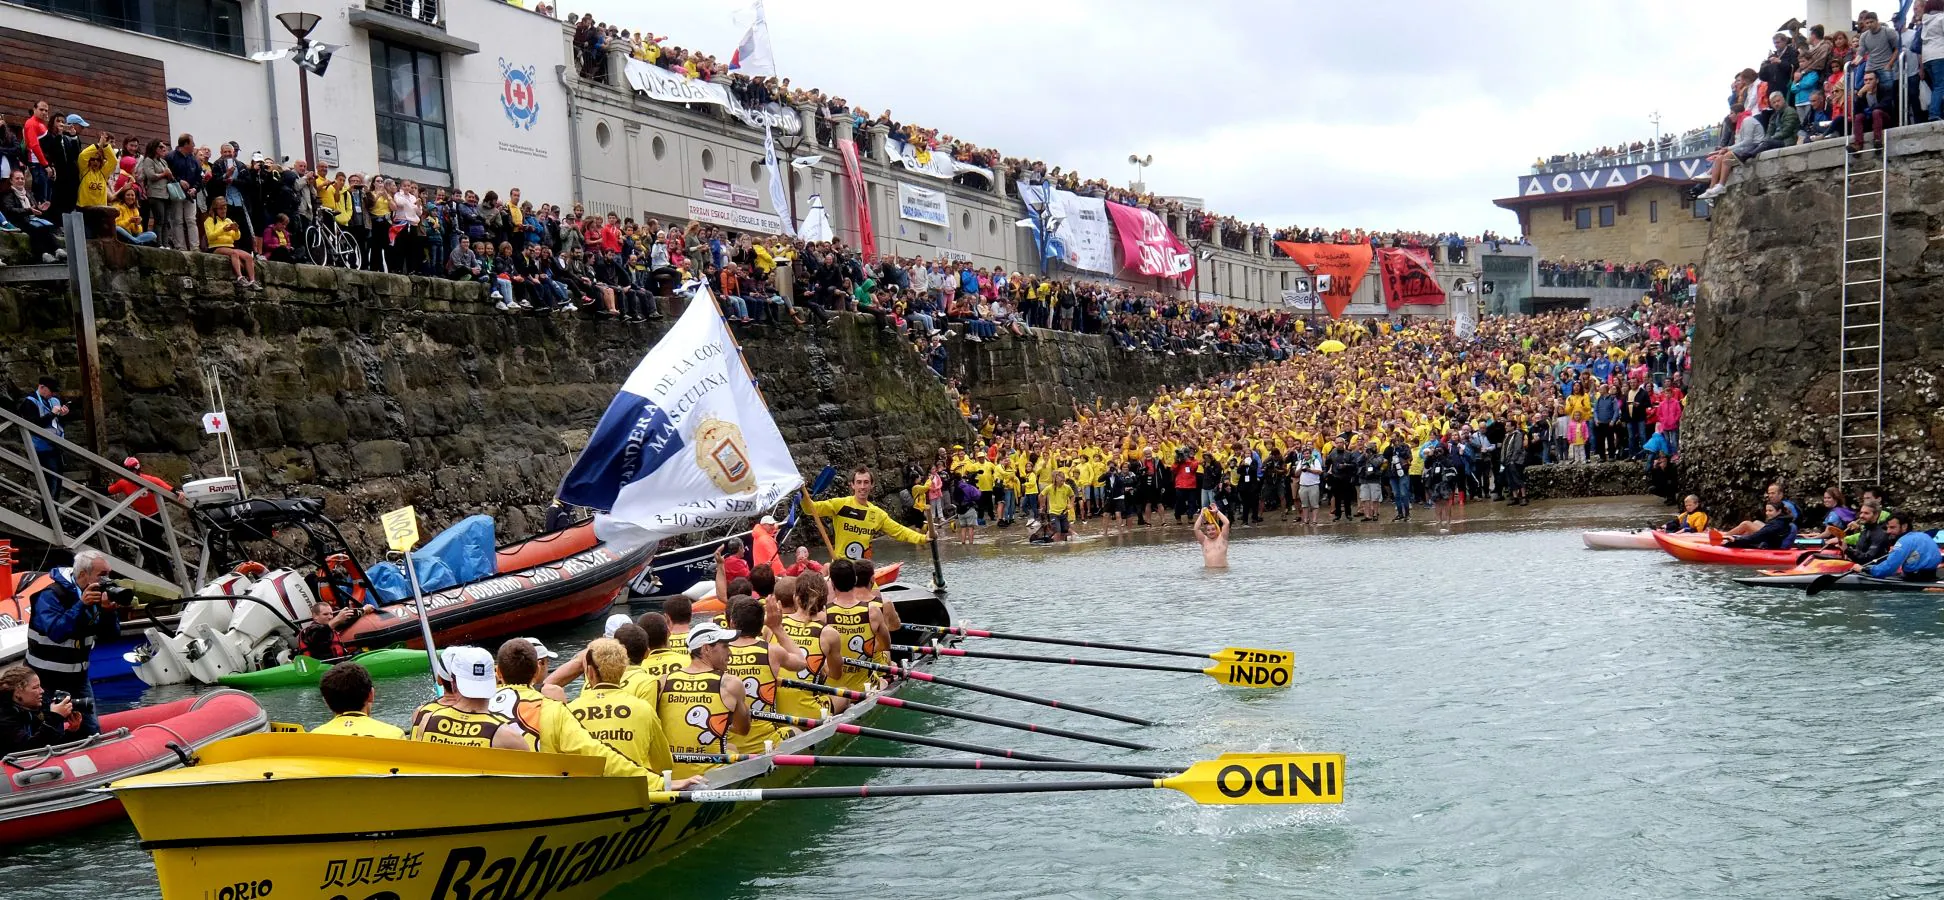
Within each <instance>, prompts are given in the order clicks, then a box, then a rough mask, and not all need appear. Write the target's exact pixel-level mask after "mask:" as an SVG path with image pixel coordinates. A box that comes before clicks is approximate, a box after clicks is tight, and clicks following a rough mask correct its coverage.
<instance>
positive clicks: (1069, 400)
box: [946, 329, 1247, 424]
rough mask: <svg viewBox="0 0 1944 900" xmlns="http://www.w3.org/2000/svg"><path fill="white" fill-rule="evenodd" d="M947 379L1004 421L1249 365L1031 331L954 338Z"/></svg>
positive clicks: (1147, 392) (1068, 412)
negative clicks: (951, 378)
mask: <svg viewBox="0 0 1944 900" xmlns="http://www.w3.org/2000/svg"><path fill="white" fill-rule="evenodd" d="M952 343H953V344H955V345H957V346H954V347H953V348H952V350H953V355H952V356H951V359H950V362H949V364H948V366H947V368H946V374H948V375H952V376H954V377H956V378H957V379H958V381H959V385H960V387H961V388H962V389H963V390H964V391H965V394H966V396H967V397H969V398H970V399H971V400H972V401H973V402H975V403H978V404H979V405H980V406H982V407H984V408H985V409H986V410H987V411H988V412H991V413H993V414H995V415H998V416H999V417H1000V418H1002V419H1003V420H1006V421H1013V420H1016V419H1020V418H1030V419H1045V420H1046V421H1047V422H1048V423H1049V424H1050V423H1056V422H1058V421H1060V420H1061V419H1067V418H1072V416H1073V408H1074V406H1075V405H1076V404H1077V405H1079V406H1081V407H1088V408H1090V407H1092V406H1093V404H1094V401H1095V400H1099V401H1100V402H1101V403H1102V404H1105V405H1109V406H1111V405H1114V404H1116V403H1121V402H1124V401H1126V400H1127V399H1128V398H1130V397H1140V398H1147V397H1151V396H1153V395H1154V394H1155V392H1156V391H1158V390H1159V389H1160V388H1161V386H1163V385H1167V386H1169V387H1175V388H1178V387H1181V386H1182V385H1187V384H1194V383H1196V382H1198V381H1201V380H1202V379H1205V378H1208V377H1210V376H1214V375H1220V374H1222V373H1225V372H1231V371H1234V370H1236V369H1237V368H1241V367H1243V366H1245V365H1247V363H1246V361H1244V360H1241V359H1239V358H1236V357H1227V356H1215V355H1201V356H1194V355H1187V354H1178V355H1174V356H1169V355H1166V354H1161V353H1153V352H1150V351H1147V350H1135V351H1131V352H1130V351H1125V350H1121V349H1119V348H1117V347H1115V346H1114V345H1113V343H1112V341H1111V340H1109V339H1107V338H1105V337H1101V336H1098V335H1086V334H1074V333H1071V332H1064V331H1048V330H1044V329H1033V330H1032V331H1031V332H1029V333H1028V335H1027V336H1025V337H1017V336H1014V335H1011V334H1001V335H1000V336H999V337H998V339H996V340H991V341H986V342H984V343H968V342H966V341H964V340H957V341H953V342H952Z"/></svg>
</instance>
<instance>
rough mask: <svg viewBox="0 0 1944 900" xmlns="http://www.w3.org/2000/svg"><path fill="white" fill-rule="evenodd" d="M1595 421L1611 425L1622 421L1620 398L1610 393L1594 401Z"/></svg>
mask: <svg viewBox="0 0 1944 900" xmlns="http://www.w3.org/2000/svg"><path fill="white" fill-rule="evenodd" d="M1593 421H1595V422H1599V423H1600V424H1602V425H1611V424H1613V423H1615V422H1618V421H1620V398H1618V397H1615V396H1613V395H1612V394H1608V395H1606V396H1604V397H1601V398H1600V399H1598V400H1596V401H1594V402H1593Z"/></svg>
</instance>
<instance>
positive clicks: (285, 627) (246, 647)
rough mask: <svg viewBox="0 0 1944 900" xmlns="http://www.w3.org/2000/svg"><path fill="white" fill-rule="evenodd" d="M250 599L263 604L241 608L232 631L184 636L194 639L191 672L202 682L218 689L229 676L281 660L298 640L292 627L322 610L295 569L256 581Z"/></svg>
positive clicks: (244, 604) (203, 630)
mask: <svg viewBox="0 0 1944 900" xmlns="http://www.w3.org/2000/svg"><path fill="white" fill-rule="evenodd" d="M250 596H252V597H255V598H256V599H257V600H258V601H261V602H258V603H249V602H239V603H237V605H236V612H235V614H234V615H233V616H232V617H231V619H230V627H229V630H227V631H223V632H220V633H218V632H217V631H216V630H215V629H213V628H209V627H203V628H200V629H198V630H197V631H195V632H193V633H192V632H189V631H186V630H185V631H184V632H182V633H183V634H187V635H190V636H191V638H192V643H191V645H190V647H189V653H190V663H189V671H190V674H192V675H194V676H195V678H196V680H197V681H201V682H203V683H205V684H215V683H216V682H217V680H218V679H220V678H222V677H223V676H224V675H228V674H231V673H233V672H254V671H256V670H257V669H259V668H262V667H263V664H264V661H265V660H266V659H277V658H280V657H281V656H282V655H283V653H284V652H285V651H287V650H288V648H289V647H290V645H291V644H292V643H294V642H295V641H296V638H297V634H296V632H295V631H293V630H292V629H291V623H292V622H295V623H297V624H298V625H299V626H300V627H301V626H302V624H303V623H305V622H308V621H310V617H311V610H312V609H313V608H314V607H316V606H317V597H316V596H315V595H314V594H312V593H311V588H310V583H309V582H308V581H307V580H306V579H305V578H304V575H303V573H301V572H298V571H296V570H293V569H278V570H276V571H274V572H271V573H270V574H268V575H265V576H264V577H262V578H260V579H257V581H256V583H255V584H254V585H253V586H252V587H251V588H250ZM266 606H267V607H268V608H266ZM272 610H275V612H272Z"/></svg>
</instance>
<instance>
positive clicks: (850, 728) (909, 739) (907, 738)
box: [749, 712, 1066, 762]
mask: <svg viewBox="0 0 1944 900" xmlns="http://www.w3.org/2000/svg"><path fill="white" fill-rule="evenodd" d="M749 717H750V718H752V719H759V720H762V721H764V722H775V723H777V724H780V725H789V726H792V727H795V728H801V729H803V730H805V731H808V730H810V729H812V728H817V727H819V726H821V725H823V724H824V720H822V719H812V718H805V717H803V716H786V715H783V714H781V713H768V712H752V713H750V714H749ZM834 725H835V728H836V730H837V733H838V734H848V735H853V736H856V737H869V738H877V739H879V740H884V741H896V742H897V743H900V744H916V745H918V746H920V747H936V748H938V749H940V750H957V751H959V752H961V753H977V754H980V755H983V756H998V757H1003V758H1006V759H1030V760H1038V761H1040V762H1065V761H1066V760H1063V759H1061V758H1060V757H1057V756H1044V755H1041V754H1037V753H1027V752H1026V751H1024V750H1009V749H1006V748H1003V747H985V746H981V745H979V744H968V743H965V742H964V741H954V740H948V739H946V738H937V737H926V736H924V735H922V734H906V733H905V732H902V731H892V730H890V729H888V728H872V727H871V726H869V725H852V724H850V723H849V722H837V723H834Z"/></svg>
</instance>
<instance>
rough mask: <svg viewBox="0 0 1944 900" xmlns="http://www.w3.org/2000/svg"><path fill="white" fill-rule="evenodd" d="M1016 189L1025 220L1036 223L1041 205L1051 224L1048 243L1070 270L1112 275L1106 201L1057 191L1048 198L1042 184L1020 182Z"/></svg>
mask: <svg viewBox="0 0 1944 900" xmlns="http://www.w3.org/2000/svg"><path fill="white" fill-rule="evenodd" d="M1018 187H1019V198H1020V202H1021V203H1024V204H1025V205H1026V215H1027V218H1030V219H1033V220H1035V221H1038V218H1039V213H1040V209H1041V207H1042V206H1044V208H1045V210H1046V219H1047V221H1048V222H1049V223H1051V224H1050V225H1049V226H1048V227H1049V228H1050V234H1049V235H1048V237H1049V239H1050V244H1051V246H1052V247H1053V248H1056V249H1057V251H1058V257H1059V259H1060V261H1061V262H1064V263H1066V265H1067V267H1068V268H1071V269H1079V270H1081V271H1086V272H1099V273H1101V274H1103V275H1111V274H1113V272H1114V233H1113V226H1112V225H1110V224H1109V223H1108V220H1107V201H1105V200H1102V199H1100V198H1099V197H1082V196H1079V195H1077V194H1075V193H1073V192H1072V191H1062V190H1057V189H1055V190H1053V191H1052V192H1051V195H1050V196H1049V195H1048V192H1047V187H1046V185H1044V184H1027V183H1025V182H1023V181H1022V182H1018Z"/></svg>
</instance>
